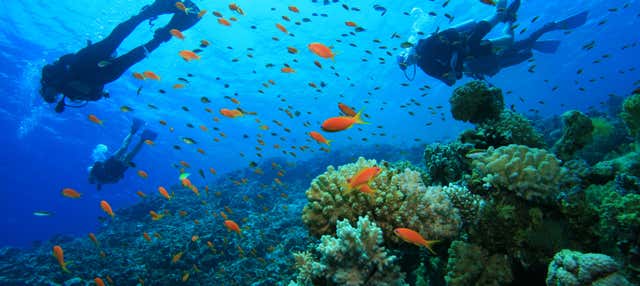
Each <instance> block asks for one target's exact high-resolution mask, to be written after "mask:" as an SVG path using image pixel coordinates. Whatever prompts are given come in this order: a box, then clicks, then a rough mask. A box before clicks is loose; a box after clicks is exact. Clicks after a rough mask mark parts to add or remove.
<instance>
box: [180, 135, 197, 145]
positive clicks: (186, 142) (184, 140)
mask: <svg viewBox="0 0 640 286" xmlns="http://www.w3.org/2000/svg"><path fill="white" fill-rule="evenodd" d="M181 139H182V142H184V143H185V144H189V145H193V144H198V142H196V140H194V139H193V138H190V137H182V138H181Z"/></svg>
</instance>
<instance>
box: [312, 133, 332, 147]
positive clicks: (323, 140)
mask: <svg viewBox="0 0 640 286" xmlns="http://www.w3.org/2000/svg"><path fill="white" fill-rule="evenodd" d="M309 136H311V138H313V140H316V141H317V142H318V143H322V144H327V145H330V144H331V141H332V140H327V139H326V138H324V136H322V134H320V133H318V132H316V131H311V132H309Z"/></svg>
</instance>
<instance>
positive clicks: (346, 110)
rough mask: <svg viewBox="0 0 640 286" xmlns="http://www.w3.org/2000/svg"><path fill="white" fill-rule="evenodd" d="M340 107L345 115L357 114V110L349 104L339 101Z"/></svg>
mask: <svg viewBox="0 0 640 286" xmlns="http://www.w3.org/2000/svg"><path fill="white" fill-rule="evenodd" d="M338 108H340V111H342V113H344V115H346V116H351V117H353V116H356V114H357V113H356V112H355V110H353V109H351V107H349V106H348V105H346V104H344V103H342V102H338Z"/></svg>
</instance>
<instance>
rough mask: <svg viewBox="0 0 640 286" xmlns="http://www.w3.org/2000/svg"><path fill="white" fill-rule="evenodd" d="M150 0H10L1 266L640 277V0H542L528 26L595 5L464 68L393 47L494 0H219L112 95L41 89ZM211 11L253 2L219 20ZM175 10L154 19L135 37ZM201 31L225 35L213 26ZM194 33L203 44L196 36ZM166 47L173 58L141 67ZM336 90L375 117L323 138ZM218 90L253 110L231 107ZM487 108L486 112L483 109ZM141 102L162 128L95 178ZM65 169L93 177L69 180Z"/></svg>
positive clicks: (210, 275)
mask: <svg viewBox="0 0 640 286" xmlns="http://www.w3.org/2000/svg"><path fill="white" fill-rule="evenodd" d="M151 2H152V1H151V0H149V1H124V0H114V1H103V0H94V1H84V2H83V1H11V2H10V3H7V4H6V5H5V7H4V8H5V13H3V14H2V15H1V16H0V23H2V25H3V27H5V28H3V29H2V31H1V32H0V46H1V51H2V52H1V53H0V93H1V94H3V95H4V96H3V97H2V98H0V102H1V104H0V126H1V128H2V129H1V130H2V138H3V140H2V145H1V146H0V158H2V160H3V163H2V164H0V168H1V169H0V174H2V175H1V180H0V182H2V187H1V188H0V192H1V197H2V200H0V229H2V232H1V233H2V235H0V247H1V250H0V285H93V283H94V278H96V277H102V279H105V281H106V280H107V277H109V278H108V279H109V280H113V282H107V283H108V284H117V285H136V284H139V285H144V284H146V285H179V284H185V285H289V283H290V282H291V284H294V283H297V284H294V285H407V284H408V285H544V284H545V283H547V284H548V285H589V283H594V282H596V281H598V280H605V279H606V281H605V282H602V281H601V282H599V283H609V284H600V285H634V283H640V249H639V247H638V244H639V242H640V241H639V237H640V218H639V217H638V215H639V214H638V212H639V211H640V180H639V179H638V178H639V177H640V163H639V162H638V159H639V157H640V155H639V153H637V152H638V151H637V150H638V149H637V148H638V147H637V141H638V132H640V131H638V130H640V91H639V90H638V88H640V76H639V74H638V70H637V69H636V65H637V64H638V63H640V52H639V47H638V40H639V39H640V32H639V31H640V29H638V28H639V27H640V25H639V24H640V23H639V21H640V3H639V1H632V0H629V1H526V0H525V1H523V3H522V7H521V8H520V10H519V12H518V22H517V23H518V24H519V26H518V27H517V28H516V33H515V37H516V40H517V39H522V38H524V37H526V36H527V35H528V34H529V33H530V32H531V31H532V30H535V29H537V28H540V27H542V26H543V25H544V24H545V23H547V22H550V21H554V20H560V19H563V18H566V17H568V16H570V15H574V14H577V13H579V12H582V11H588V12H589V16H588V21H587V23H586V24H585V25H584V26H582V27H579V28H577V29H574V30H570V31H556V32H551V33H549V34H547V35H545V36H544V38H543V39H557V40H561V46H560V47H559V49H558V51H557V52H556V53H554V54H541V53H538V52H534V58H533V59H534V60H532V61H528V62H524V63H522V64H519V65H516V66H513V67H509V68H506V69H504V70H502V71H501V72H500V73H499V74H497V75H496V76H494V77H491V78H488V79H487V82H488V83H487V84H482V83H481V82H476V81H472V80H471V79H468V78H465V79H463V80H461V81H459V82H458V83H457V84H456V85H455V86H453V87H448V86H446V85H444V84H443V83H441V82H439V81H437V80H436V79H433V78H431V77H429V76H427V75H426V74H424V73H423V72H422V71H420V70H419V69H418V71H417V73H416V76H415V79H414V80H413V81H409V80H408V79H407V78H406V77H405V75H404V74H403V72H402V71H401V70H400V69H399V68H398V65H397V63H396V56H397V55H398V54H399V53H400V52H401V51H402V50H403V47H402V44H403V43H404V42H406V41H407V39H408V38H409V36H410V35H412V34H414V35H415V34H416V27H418V28H419V29H420V30H421V31H423V32H424V34H425V35H428V34H430V33H432V32H434V31H436V29H440V30H443V29H446V28H448V27H450V26H452V25H456V24H459V23H461V22H464V21H466V20H469V19H483V18H487V17H489V16H491V15H492V14H493V13H494V12H495V8H494V7H493V6H491V5H486V4H484V3H482V2H481V1H477V0H450V1H442V0H437V1H382V0H380V1H340V2H338V3H330V4H328V5H324V4H323V3H314V2H312V1H301V0H298V1H289V2H283V1H272V0H260V1H236V2H235V4H237V6H239V7H242V10H243V11H244V15H241V14H239V13H238V12H237V11H232V10H231V9H230V8H229V5H230V4H231V2H224V1H223V2H221V1H200V0H198V1H194V3H196V4H197V5H198V6H199V7H200V9H206V10H207V11H208V12H207V13H206V14H205V15H204V16H203V18H202V20H201V21H200V22H199V23H198V24H197V25H195V26H194V27H192V28H190V29H189V30H187V31H184V35H185V39H184V40H179V39H175V38H174V39H172V40H171V41H169V42H167V43H164V44H163V45H161V46H160V47H159V48H158V49H157V50H155V51H153V52H152V53H150V54H149V56H148V57H147V58H146V59H144V60H142V61H141V62H139V63H138V64H136V65H134V66H133V67H132V68H131V69H129V71H127V72H126V73H125V74H124V75H123V76H122V77H121V78H120V79H118V80H116V81H115V82H113V83H110V84H108V85H107V86H106V89H107V90H108V91H109V92H110V94H111V97H110V98H108V99H103V100H100V101H97V102H90V103H89V104H88V105H87V106H86V107H83V108H77V109H76V108H67V110H66V111H65V112H64V113H61V114H58V113H55V112H54V111H53V106H52V105H49V104H47V103H46V102H44V101H43V100H42V98H41V97H40V96H39V94H38V90H39V88H40V82H39V80H40V75H41V69H42V67H43V66H44V65H45V64H47V63H51V62H53V61H55V60H56V59H57V58H59V57H60V56H62V55H64V54H67V53H71V52H75V51H77V50H79V49H81V48H83V47H85V46H86V45H87V40H91V41H93V42H96V41H99V40H100V39H103V38H104V37H106V36H107V35H108V34H109V33H110V32H111V30H112V29H113V28H114V27H115V26H116V25H117V24H118V23H120V22H122V21H124V20H126V19H128V18H129V17H131V16H132V15H134V14H136V13H137V12H138V11H140V9H142V7H143V6H144V5H147V4H150V3H151ZM320 2H322V1H320ZM292 5H293V6H295V7H297V9H298V10H299V12H294V11H292V9H289V6H292ZM376 5H377V6H376ZM376 7H377V8H376ZM380 7H382V8H384V10H382V9H381V8H380ZM416 7H417V8H420V9H421V10H422V13H419V12H417V10H413V9H414V8H416ZM412 10H413V13H412ZM214 11H218V12H220V13H221V14H223V15H224V17H225V18H229V17H235V18H237V21H231V25H230V26H225V25H221V24H219V23H218V21H217V17H216V16H215V15H212V12H214ZM429 12H433V13H432V15H430V14H429ZM445 14H446V15H445ZM283 16H286V17H287V18H288V19H290V20H286V19H284V18H283ZM169 18H170V15H165V16H161V17H159V18H158V19H157V20H155V21H154V22H153V23H147V22H144V23H142V24H141V25H139V27H138V28H137V29H136V31H135V32H134V33H133V34H132V35H131V36H130V37H128V38H127V39H126V40H125V42H124V43H123V44H122V45H121V46H120V47H119V48H118V54H124V53H126V52H127V51H129V50H130V49H132V48H133V47H135V46H137V45H139V44H140V43H143V42H146V41H147V40H149V39H150V38H151V37H152V35H153V31H154V30H155V29H157V28H159V27H162V26H163V25H164V24H165V23H166V22H167V21H168V19H169ZM347 21H351V22H354V23H357V24H356V25H355V26H351V25H348V24H347V25H345V22H347ZM277 23H279V24H281V25H283V26H285V27H286V29H287V30H288V32H287V33H283V32H282V31H281V30H279V29H278V28H277V27H276V24H277ZM416 23H417V24H416ZM501 29H502V27H497V28H496V29H495V31H494V32H492V34H490V36H495V35H497V34H499V33H500V31H501ZM203 39H206V40H208V41H209V42H210V43H211V44H210V45H209V46H208V47H203V48H200V45H201V40H203ZM312 42H321V43H324V44H326V45H328V46H331V47H332V49H333V51H334V52H335V53H336V55H335V59H334V60H331V59H323V58H320V57H318V56H317V55H315V54H314V53H312V52H310V51H309V49H308V48H307V45H308V44H310V43H312ZM287 47H295V48H296V49H297V50H298V51H297V53H292V52H290V51H288V49H287ZM196 48H200V49H201V50H202V51H201V52H199V55H200V56H201V59H200V60H197V61H189V62H187V61H184V60H183V59H182V58H180V57H179V56H178V51H180V50H185V49H188V50H193V49H196ZM314 61H318V62H319V63H320V65H316V64H314ZM285 65H288V66H290V67H292V68H293V69H295V73H284V72H282V71H281V68H282V67H284V66H285ZM320 66H321V67H320ZM148 70H149V71H153V72H155V73H156V74H157V75H159V76H160V77H161V79H160V80H159V81H154V80H138V79H136V78H134V77H133V76H132V73H133V72H140V73H141V72H143V71H148ZM179 78H183V79H185V80H181V79H179ZM175 84H183V85H184V86H183V87H182V88H176V87H175V86H174V85H175ZM161 90H162V92H160V91H161ZM634 91H635V95H634ZM465 95H466V96H467V97H465ZM339 102H341V103H344V104H346V105H348V106H351V107H353V108H354V109H355V110H356V111H360V110H362V111H363V117H362V119H363V120H364V121H366V122H368V123H369V124H356V125H355V126H354V127H353V128H350V129H348V130H344V131H341V132H335V133H326V132H324V133H323V135H325V137H326V138H327V139H329V140H332V142H331V143H330V145H326V144H321V143H318V142H316V141H315V140H314V139H312V138H311V137H310V136H309V134H308V133H309V132H310V131H318V132H321V128H320V125H321V123H322V122H323V121H324V120H325V119H327V118H329V117H333V116H339V115H340V109H338V103H339ZM502 102H503V103H502ZM494 105H495V106H496V107H495V109H496V111H495V112H494V114H484V113H483V112H484V111H486V110H489V109H491V108H492V107H494ZM623 105H624V106H623ZM207 108H208V109H209V111H208V110H207ZM221 108H228V109H235V108H241V110H243V111H247V112H245V115H244V116H241V117H237V118H228V117H225V116H223V115H221V114H220V113H219V110H220V109H221ZM456 108H459V109H456ZM452 110H457V111H458V112H459V113H458V116H456V113H455V112H454V114H453V115H452ZM569 111H571V112H569ZM474 112H475V113H480V114H481V115H479V116H481V117H482V118H481V119H478V120H475V121H474V120H471V122H469V121H470V120H469V119H468V118H467V119H466V120H465V119H463V118H464V117H465V115H469V116H474ZM489 113H490V112H489ZM89 115H95V116H97V117H98V118H100V119H101V120H102V124H96V123H94V122H92V121H90V120H89V119H87V118H88V116H89ZM454 116H455V117H457V118H454ZM133 118H139V119H142V120H144V121H145V122H146V126H145V128H146V129H150V130H153V131H155V132H157V133H158V137H157V139H156V140H154V142H153V144H145V145H144V146H143V148H142V150H141V152H140V153H139V154H138V155H137V156H136V157H135V158H134V160H133V161H134V163H135V167H131V168H129V169H128V171H127V172H126V174H125V177H124V178H123V179H122V180H121V181H120V182H118V183H117V184H111V185H105V186H103V187H102V189H101V190H99V191H98V190H96V186H95V185H92V184H89V182H88V179H87V178H88V167H89V166H91V165H92V164H93V163H94V161H95V160H96V159H97V158H96V156H97V157H100V154H96V151H97V150H100V148H102V147H97V146H98V145H99V144H103V145H105V146H107V147H108V151H106V154H109V153H112V152H114V151H115V150H117V149H118V148H119V146H120V144H121V142H122V139H123V138H124V137H125V136H126V135H127V133H128V131H129V128H130V126H131V122H132V119H133ZM465 121H467V122H465ZM163 122H165V123H166V124H165V123H163ZM572 128H573V129H572ZM135 140H137V138H134V142H135ZM97 153H100V152H97ZM103 155H104V154H103ZM359 158H361V159H359ZM372 160H375V161H372ZM496 162H497V163H496ZM500 162H502V163H500ZM330 165H331V166H333V167H329V166H330ZM374 166H377V167H381V168H382V171H381V173H379V174H378V175H377V176H376V177H375V178H373V179H371V180H370V181H368V184H369V185H370V186H371V187H372V188H373V189H375V194H374V195H371V194H366V193H364V192H362V191H358V190H352V191H351V192H346V191H345V186H344V185H345V184H346V183H347V180H348V179H350V178H352V177H353V176H354V175H356V174H357V173H358V172H359V171H362V170H364V169H366V168H372V167H374ZM328 167H329V168H328ZM140 170H142V171H144V172H145V173H146V174H147V175H148V176H140V175H139V174H138V171H140ZM182 173H189V174H190V176H189V180H190V181H191V182H192V183H193V185H190V184H189V185H185V184H184V181H183V182H181V181H180V179H179V176H180V174H182ZM159 186H164V187H165V188H167V190H169V193H170V194H171V197H172V198H171V200H167V199H165V198H164V197H163V196H161V195H160V194H158V191H157V189H158V187H159ZM65 188H72V189H74V190H76V191H78V192H79V193H81V197H80V198H78V199H72V198H69V197H66V196H63V195H62V194H61V191H62V190H63V189H65ZM194 188H195V189H197V190H198V193H199V194H195V192H194V191H193V189H194ZM138 191H141V192H142V193H143V194H144V197H143V196H141V195H139V194H136V192H138ZM103 200H104V201H107V202H109V204H110V205H111V207H112V208H113V212H114V213H115V216H114V217H111V216H109V215H106V214H105V212H104V211H103V210H102V209H101V207H100V202H101V201H103ZM150 210H154V211H155V212H157V213H159V214H160V218H159V219H152V217H151V216H150V215H149V211H150ZM221 212H222V214H221ZM226 219H229V220H233V221H235V222H236V223H237V224H239V225H240V230H238V231H233V230H231V231H230V230H229V229H230V227H229V226H228V225H225V224H224V221H225V220H226ZM342 219H347V220H346V221H342ZM399 227H407V228H411V229H413V230H416V231H418V232H420V233H421V234H422V235H423V236H424V238H425V239H426V240H438V241H439V242H437V243H434V244H433V252H432V251H431V250H430V249H425V247H421V246H415V245H412V244H410V243H407V242H405V241H404V238H403V239H400V235H395V234H394V229H395V228H399ZM89 233H94V234H95V236H96V237H97V239H96V242H93V241H92V240H91V239H90V238H89V237H87V235H88V234H89ZM143 233H147V234H148V235H150V236H151V237H150V239H149V240H147V239H146V238H145V237H144V236H143ZM154 234H155V235H154ZM323 235H326V236H324V237H322V236H323ZM321 237H322V238H321ZM54 245H59V246H61V248H62V249H64V255H65V256H64V258H65V260H67V261H69V263H68V270H69V272H66V271H63V270H62V269H61V267H60V266H61V264H60V263H59V262H58V260H56V258H55V257H54V256H52V252H51V251H52V247H53V246H54ZM563 249H570V250H571V251H569V250H566V251H563ZM361 253H365V254H366V255H360V254H361ZM178 254H179V255H178ZM294 254H295V255H294ZM176 255H178V256H177V257H176ZM461 261H466V262H461ZM478 261H481V262H483V263H480V264H481V265H484V267H481V269H479V268H478V267H477V266H473V264H474V263H472V262H475V264H478ZM567 261H571V263H569V262H567ZM465 263H467V264H465ZM569 264H571V266H569ZM576 265H578V266H576ZM580 267H583V268H580ZM552 270H553V271H552ZM556 271H557V273H556ZM552 272H553V273H552ZM578 273H579V274H578ZM585 273H587V274H585ZM554 275H555V276H554ZM185 277H186V278H185ZM563 279H564V280H563ZM572 279H573V280H572ZM294 281H295V282H294ZM95 283H97V282H95ZM594 285H595V284H594Z"/></svg>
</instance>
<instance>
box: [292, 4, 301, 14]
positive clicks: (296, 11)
mask: <svg viewBox="0 0 640 286" xmlns="http://www.w3.org/2000/svg"><path fill="white" fill-rule="evenodd" d="M289 11H291V12H293V13H299V12H300V10H298V7H296V6H293V5H292V6H289Z"/></svg>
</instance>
